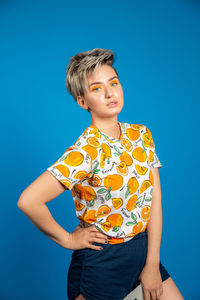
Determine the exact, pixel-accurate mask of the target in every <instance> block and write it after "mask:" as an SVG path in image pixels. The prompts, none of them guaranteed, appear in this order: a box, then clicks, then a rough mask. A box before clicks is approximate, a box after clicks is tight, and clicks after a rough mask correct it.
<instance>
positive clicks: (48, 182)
mask: <svg viewBox="0 0 200 300" xmlns="http://www.w3.org/2000/svg"><path fill="white" fill-rule="evenodd" d="M65 190H66V187H65V186H64V185H63V184H62V183H60V182H59V181H58V180H57V179H56V178H55V177H54V176H53V175H52V174H51V173H50V172H48V171H45V172H44V173H42V174H41V175H40V176H39V177H38V178H37V179H36V180H35V181H34V182H33V183H32V184H31V185H29V186H28V187H27V188H26V189H25V190H24V191H23V193H22V194H21V196H20V198H19V200H18V202H17V206H18V207H19V208H20V210H21V211H23V213H24V214H26V216H27V217H28V218H29V219H30V220H31V222H32V223H33V224H34V225H35V226H36V227H37V228H38V229H39V230H40V231H41V232H42V233H44V234H45V235H47V236H48V237H49V238H50V239H51V240H53V241H54V242H56V243H57V244H59V245H60V246H62V247H64V248H67V245H68V239H69V233H68V232H67V231H66V230H64V229H63V228H62V227H61V226H60V225H59V224H58V223H57V222H56V221H55V220H54V219H53V217H52V215H51V213H50V211H49V209H48V207H47V205H46V203H47V202H50V201H51V200H53V199H54V198H56V197H57V196H59V195H60V194H61V193H63V192H64V191H65Z"/></svg>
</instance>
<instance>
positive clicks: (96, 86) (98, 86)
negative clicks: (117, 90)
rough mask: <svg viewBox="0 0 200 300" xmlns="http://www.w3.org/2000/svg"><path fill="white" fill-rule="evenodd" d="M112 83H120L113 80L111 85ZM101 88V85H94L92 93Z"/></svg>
mask: <svg viewBox="0 0 200 300" xmlns="http://www.w3.org/2000/svg"><path fill="white" fill-rule="evenodd" d="M112 83H118V82H117V80H113V81H111V84H112ZM100 87H101V86H100V85H94V86H93V87H92V88H91V91H94V90H95V89H96V88H100Z"/></svg>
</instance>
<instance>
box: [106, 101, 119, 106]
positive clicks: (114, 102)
mask: <svg viewBox="0 0 200 300" xmlns="http://www.w3.org/2000/svg"><path fill="white" fill-rule="evenodd" d="M111 103H113V104H117V101H116V100H112V101H110V102H109V103H108V104H107V105H108V106H109V105H110V104H111Z"/></svg>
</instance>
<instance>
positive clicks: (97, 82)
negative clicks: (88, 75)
mask: <svg viewBox="0 0 200 300" xmlns="http://www.w3.org/2000/svg"><path fill="white" fill-rule="evenodd" d="M113 78H118V76H116V75H115V76H113V77H111V78H110V79H108V81H111V80H112V79H113ZM99 83H102V81H96V82H93V83H91V84H90V85H89V86H91V85H93V84H99Z"/></svg>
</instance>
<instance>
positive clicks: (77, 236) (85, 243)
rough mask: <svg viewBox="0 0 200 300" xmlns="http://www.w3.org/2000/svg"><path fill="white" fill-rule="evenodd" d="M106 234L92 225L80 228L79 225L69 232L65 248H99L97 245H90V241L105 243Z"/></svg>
mask: <svg viewBox="0 0 200 300" xmlns="http://www.w3.org/2000/svg"><path fill="white" fill-rule="evenodd" d="M107 237H108V236H107V235H106V234H104V233H102V232H100V230H98V229H97V228H96V227H95V226H94V225H91V226H89V227H87V228H81V227H80V226H79V225H78V226H77V227H76V229H75V230H74V231H73V232H72V233H69V237H68V241H67V246H66V248H67V249H71V250H79V249H84V248H91V249H95V250H101V249H100V247H99V246H95V245H92V244H91V243H93V242H97V243H103V244H106V243H105V241H106V240H107Z"/></svg>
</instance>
